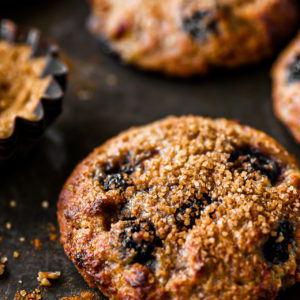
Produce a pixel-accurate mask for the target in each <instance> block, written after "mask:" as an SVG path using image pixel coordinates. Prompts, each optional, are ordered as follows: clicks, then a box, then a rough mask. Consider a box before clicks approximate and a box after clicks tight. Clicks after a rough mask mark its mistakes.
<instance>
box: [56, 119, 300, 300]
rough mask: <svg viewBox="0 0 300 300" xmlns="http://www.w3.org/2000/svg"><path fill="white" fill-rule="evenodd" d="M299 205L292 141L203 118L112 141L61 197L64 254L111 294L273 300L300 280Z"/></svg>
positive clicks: (80, 170)
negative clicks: (283, 144)
mask: <svg viewBox="0 0 300 300" xmlns="http://www.w3.org/2000/svg"><path fill="white" fill-rule="evenodd" d="M299 213H300V170H299V169H298V167H297V165H296V162H295V160H294V158H293V157H292V156H291V155H290V154H289V153H288V152H287V151H286V150H285V149H284V148H283V147H281V146H280V145H279V144H278V143H277V142H276V141H274V140H273V139H272V138H270V137H269V136H267V135H266V134H264V133H262V132H260V131H257V130H255V129H252V128H250V127H247V126H242V125H239V124H238V123H236V122H233V121H228V120H225V119H217V120H212V119H209V118H202V117H194V116H187V117H181V118H177V117H169V118H167V119H164V120H161V121H158V122H155V123H153V124H150V125H147V126H143V127H138V128H132V129H129V130H128V131H125V132H124V133H121V134H120V135H118V136H117V137H115V138H113V139H111V140H109V141H107V142H106V143H105V144H103V145H102V146H100V147H99V148H96V149H95V150H94V152H93V153H92V154H90V155H89V156H88V157H87V158H86V159H85V160H84V161H83V162H81V163H80V164H79V165H78V166H77V167H76V169H75V170H74V171H73V173H72V175H71V176H70V178H69V179H68V180H67V182H66V184H65V186H64V188H63V190H62V192H61V194H60V199H59V202H58V221H59V225H60V231H61V242H62V244H63V245H64V249H65V252H66V254H67V255H68V257H69V258H70V259H71V260H72V261H73V263H74V264H75V265H76V267H77V269H78V270H79V272H80V273H81V274H82V275H83V277H84V278H85V280H86V281H87V282H88V283H89V285H90V286H91V287H94V288H98V289H100V290H101V291H102V292H103V294H105V295H107V296H109V297H110V298H111V299H265V298H266V299H274V298H275V297H276V295H277V293H278V291H279V290H281V289H284V288H287V287H289V286H291V285H293V284H294V283H295V282H296V281H299V280H300V276H299V275H300V273H299V271H300V265H299V259H300V256H299V253H300V252H299V250H300V249H299V245H300V240H299V234H300V225H299V224H300V222H299V216H300V215H299Z"/></svg>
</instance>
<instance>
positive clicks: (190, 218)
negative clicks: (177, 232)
mask: <svg viewBox="0 0 300 300" xmlns="http://www.w3.org/2000/svg"><path fill="white" fill-rule="evenodd" d="M211 203H212V200H211V199H210V197H209V196H208V195H207V194H204V195H203V197H202V198H201V199H196V198H191V199H189V200H188V201H187V202H186V203H184V204H182V205H181V206H180V207H179V208H177V210H176V212H175V220H176V224H177V226H178V228H179V229H184V228H186V229H191V228H192V227H193V226H194V225H195V223H196V219H199V218H200V216H201V211H202V210H203V209H204V208H205V206H207V205H210V204H211Z"/></svg>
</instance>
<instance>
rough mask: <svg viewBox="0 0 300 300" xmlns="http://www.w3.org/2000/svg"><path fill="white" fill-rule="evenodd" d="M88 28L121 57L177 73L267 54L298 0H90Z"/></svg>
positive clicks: (291, 24) (288, 25)
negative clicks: (90, 8) (90, 9)
mask: <svg viewBox="0 0 300 300" xmlns="http://www.w3.org/2000/svg"><path fill="white" fill-rule="evenodd" d="M90 2H91V6H92V16H91V18H90V22H89V26H90V28H91V31H92V32H93V33H94V34H95V35H96V36H99V37H101V39H105V40H106V41H107V42H108V44H109V45H110V48H111V50H113V51H114V52H115V53H117V54H118V55H120V57H121V58H122V60H123V61H125V62H128V63H130V64H134V65H137V66H138V67H140V68H142V69H146V70H151V71H162V72H164V73H167V74H170V75H175V76H190V75H194V74H202V75H203V74H206V73H207V72H208V71H209V70H210V69H211V68H213V67H221V68H224V67H225V68H233V67H237V66H241V65H245V64H251V63H257V62H259V61H261V60H262V59H264V58H266V57H269V56H270V55H272V54H273V53H274V51H276V49H277V48H278V47H279V46H280V45H281V44H282V43H283V42H284V41H285V40H286V39H287V38H288V37H289V36H290V35H291V33H292V32H293V31H294V30H295V26H296V24H297V19H298V10H297V1H296V0H261V1H256V0H216V1H210V0H165V1H161V0H143V1H141V0H127V1H124V0H90Z"/></svg>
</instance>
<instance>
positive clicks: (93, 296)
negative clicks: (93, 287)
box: [59, 291, 99, 300]
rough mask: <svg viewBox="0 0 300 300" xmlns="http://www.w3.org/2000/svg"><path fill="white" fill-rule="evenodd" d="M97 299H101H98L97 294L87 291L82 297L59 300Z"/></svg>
mask: <svg viewBox="0 0 300 300" xmlns="http://www.w3.org/2000/svg"><path fill="white" fill-rule="evenodd" d="M96 299H99V297H97V295H96V294H95V293H93V292H90V291H86V292H81V294H80V296H72V297H62V298H60V299H59V300H96Z"/></svg>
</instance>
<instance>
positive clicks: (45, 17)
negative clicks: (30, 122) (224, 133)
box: [0, 0, 300, 300]
mask: <svg viewBox="0 0 300 300" xmlns="http://www.w3.org/2000/svg"><path fill="white" fill-rule="evenodd" d="M14 2H16V1H14ZM0 16H1V17H8V18H11V19H12V20H14V21H16V22H18V23H19V24H23V25H31V26H32V25H33V26H36V27H38V28H40V29H41V30H42V31H43V34H44V35H46V36H49V37H51V38H53V39H54V40H56V41H58V43H59V45H60V46H61V49H62V51H63V54H64V56H65V57H66V59H67V61H68V62H69V65H70V72H71V76H70V84H69V91H68V93H67V97H66V99H65V103H64V113H63V114H62V115H61V117H60V118H59V120H58V121H57V122H56V123H55V124H54V126H52V127H51V128H50V129H49V130H48V131H47V133H46V134H45V136H44V137H43V138H42V140H41V142H40V143H39V144H38V145H36V147H35V148H34V149H33V150H32V151H31V152H30V154H23V157H21V158H19V159H17V160H16V161H14V162H12V163H10V164H9V165H8V166H7V167H6V168H1V169H0V236H1V237H3V241H2V242H0V255H5V256H7V257H8V263H7V272H6V273H5V275H4V276H3V277H1V278H0V299H1V300H2V299H5V297H7V299H13V298H14V295H15V294H16V291H17V290H23V289H24V290H26V291H31V290H33V289H35V288H36V287H38V282H37V280H36V277H37V273H38V271H40V270H42V271H57V270H59V271H62V276H61V277H60V279H59V280H58V281H56V282H54V284H53V286H52V287H51V288H47V289H44V288H42V289H41V290H42V293H43V295H44V299H59V298H60V297H63V296H74V295H80V293H81V292H82V291H88V290H89V288H88V286H87V284H86V283H85V282H84V281H83V279H82V278H81V277H80V275H79V274H78V273H77V271H76V269H75V267H74V266H73V265H72V263H71V262H69V261H68V259H67V258H66V256H65V255H64V253H63V250H62V247H61V246H60V244H59V242H58V240H55V241H50V239H49V233H51V230H49V228H48V227H49V226H48V224H49V223H52V224H54V225H55V226H56V227H57V224H56V201H57V197H58V194H59V192H60V189H61V187H62V184H63V183H64V181H65V180H66V178H67V176H68V175H69V174H70V172H71V171H72V169H73V168H74V166H75V165H76V164H77V163H78V162H79V161H80V160H81V159H83V158H84V157H85V156H86V155H87V154H88V153H89V152H90V151H91V150H92V149H93V148H94V147H96V146H97V145H99V144H101V143H102V142H104V141H105V140H106V139H107V138H109V137H112V136H114V135H115V134H117V133H118V132H120V131H122V130H124V129H126V128H128V127H130V126H133V125H141V124H145V123H148V122H151V121H153V120H156V119H159V118H162V117H165V116H167V115H170V114H174V115H183V114H196V115H203V116H210V117H226V118H230V119H237V120H239V121H240V122H241V123H244V124H248V125H251V126H253V127H255V128H257V129H261V130H263V131H265V132H267V133H268V134H270V135H271V136H273V137H275V138H276V139H277V140H278V141H279V142H280V143H282V144H283V145H284V146H285V147H286V148H287V149H288V150H289V151H290V152H291V153H294V154H295V155H296V157H297V159H298V161H299V160H300V147H299V145H297V144H296V143H295V142H294V141H293V139H292V138H291V136H290V135H289V133H288V132H287V131H286V129H285V128H284V127H283V126H282V125H281V124H280V123H279V122H278V121H277V120H276V118H275V117H274V115H273V112H272V105H271V97H270V93H271V82H270V78H269V70H270V66H271V62H267V63H264V64H263V65H260V66H256V67H251V68H246V69H243V70H238V71H234V72H228V73H226V72H225V73H222V74H216V75H213V76H210V77H209V78H206V79H201V78H198V79H191V80H183V81H181V80H174V79H167V78H164V77H163V76H159V75H154V74H147V73H143V72H139V71H137V70H135V69H133V68H127V67H124V66H122V65H121V64H119V63H118V62H116V61H115V60H114V59H113V58H111V57H108V56H106V55H104V54H102V53H101V52H100V47H99V44H98V42H97V41H96V40H95V39H94V38H93V37H92V36H91V35H90V34H89V33H88V32H87V31H86V29H85V28H86V27H85V23H86V18H87V16H88V7H87V4H86V3H85V1H84V0H60V1H58V0H55V1H54V0H53V1H36V2H35V4H34V5H31V6H30V5H29V4H28V5H26V6H24V5H23V6H22V7H18V6H14V7H13V8H7V9H4V8H1V12H0ZM11 200H15V201H16V203H17V206H16V207H15V208H13V207H10V205H9V203H10V201H11ZM45 200H47V201H48V202H49V204H50V206H49V208H48V209H44V208H42V206H41V203H42V201H45ZM6 222H10V223H11V224H12V228H11V229H10V230H7V229H6V228H5V224H6ZM20 237H25V238H26V241H25V242H23V243H22V242H20V241H19V238H20ZM35 238H39V239H40V240H41V242H42V246H41V247H40V249H35V246H34V245H33V244H32V243H31V241H33V240H34V239H35ZM13 251H18V252H19V253H20V258H18V259H15V258H13ZM19 280H22V282H23V283H22V284H20V283H18V281H19ZM299 293H300V287H299V285H298V286H294V287H293V288H292V289H289V290H288V291H286V292H285V293H282V295H281V297H280V299H285V300H288V299H299ZM95 295H97V297H99V299H101V295H100V293H97V292H95Z"/></svg>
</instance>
